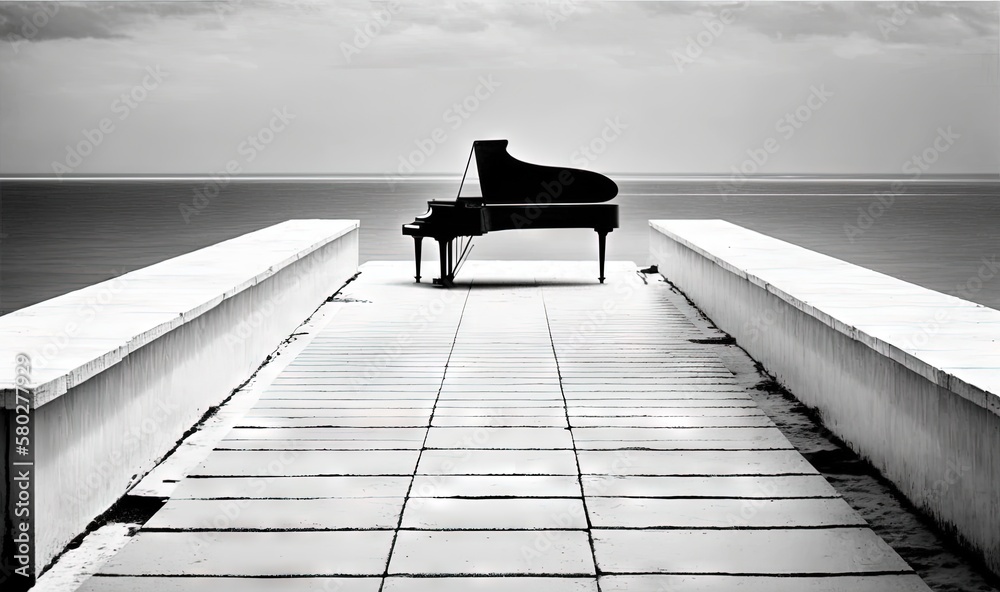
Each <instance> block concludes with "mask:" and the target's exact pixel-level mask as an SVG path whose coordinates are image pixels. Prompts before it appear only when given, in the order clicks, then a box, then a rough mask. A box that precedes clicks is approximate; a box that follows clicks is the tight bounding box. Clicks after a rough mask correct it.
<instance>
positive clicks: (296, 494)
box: [171, 476, 410, 499]
mask: <svg viewBox="0 0 1000 592" xmlns="http://www.w3.org/2000/svg"><path fill="white" fill-rule="evenodd" d="M409 487H410V477H409V476H406V477H272V476H267V477H250V478H246V477H207V478H199V479H192V478H188V479H184V480H182V481H181V482H180V483H179V484H178V485H177V488H176V489H175V490H174V492H173V493H172V494H171V499H218V498H239V499H243V498H245V499H255V498H259V499H267V498H273V499H295V498H303V499H304V498H323V497H360V498H396V497H399V498H402V497H405V496H406V491H407V490H408V489H409Z"/></svg>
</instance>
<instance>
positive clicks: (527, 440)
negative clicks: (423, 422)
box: [425, 427, 573, 450]
mask: <svg viewBox="0 0 1000 592" xmlns="http://www.w3.org/2000/svg"><path fill="white" fill-rule="evenodd" d="M425 445H426V447H427V448H464V449H475V448H546V449H552V450H555V449H572V448H573V436H572V434H570V432H569V430H567V429H564V428H539V427H531V428H521V427H517V428H512V427H500V428H498V427H452V428H439V427H432V428H431V429H430V431H428V432H427V442H426V444H425Z"/></svg>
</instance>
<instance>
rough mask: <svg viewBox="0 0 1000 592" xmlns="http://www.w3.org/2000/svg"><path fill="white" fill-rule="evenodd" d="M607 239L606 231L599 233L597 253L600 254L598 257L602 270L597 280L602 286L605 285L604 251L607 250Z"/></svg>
mask: <svg viewBox="0 0 1000 592" xmlns="http://www.w3.org/2000/svg"><path fill="white" fill-rule="evenodd" d="M607 238H608V232H607V231H606V230H598V231H597V253H598V255H597V256H598V259H599V262H600V263H599V265H600V270H601V275H599V276H598V277H597V280H598V281H599V282H601V283H602V284H603V283H604V250H605V245H606V243H607Z"/></svg>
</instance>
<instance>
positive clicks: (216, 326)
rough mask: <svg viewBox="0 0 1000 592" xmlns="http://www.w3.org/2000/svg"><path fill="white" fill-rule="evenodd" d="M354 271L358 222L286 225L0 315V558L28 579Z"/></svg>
mask: <svg viewBox="0 0 1000 592" xmlns="http://www.w3.org/2000/svg"><path fill="white" fill-rule="evenodd" d="M357 265H358V223H357V221H352V220H293V221H288V222H285V223H282V224H278V225H275V226H272V227H269V228H265V229H263V230H260V231H257V232H253V233H250V234H247V235H244V236H240V237H237V238H234V239H232V240H228V241H224V242H222V243H219V244H217V245H213V246H211V247H207V248H205V249H200V250H198V251H194V252H192V253H188V254H186V255H182V256H180V257H176V258H173V259H169V260H167V261H164V262H162V263H158V264H156V265H151V266H149V267H146V268H143V269H140V270H136V271H134V272H130V273H127V274H125V275H122V276H120V277H117V278H114V279H112V280H109V281H107V282H102V283H99V284H95V285H93V286H89V287H87V288H84V289H81V290H77V291H75V292H71V293H68V294H65V295H63V296H59V297H57V298H53V299H51V300H47V301H45V302H42V303H39V304H36V305H34V306H30V307H28V308H25V309H22V310H18V311H15V312H13V313H11V314H8V315H5V316H3V317H0V360H2V363H0V396H2V397H0V398H2V408H3V413H4V418H3V422H2V428H0V442H2V444H0V450H2V451H3V454H2V456H3V457H4V458H5V459H8V460H10V461H11V463H13V464H11V465H8V464H7V463H6V462H5V463H4V465H3V467H4V469H3V470H4V473H3V475H2V476H3V481H4V483H5V484H6V487H5V488H4V489H3V492H2V497H3V499H2V500H0V501H2V507H3V508H4V509H5V511H6V512H7V523H8V524H13V526H12V529H14V530H19V528H20V525H21V524H25V525H26V526H27V527H29V528H30V532H29V533H28V535H27V536H26V542H24V543H23V544H21V543H18V544H11V543H10V541H9V540H7V541H5V543H4V546H3V549H2V555H3V558H4V560H5V561H12V560H13V558H14V557H15V555H17V556H20V555H22V553H21V551H22V550H24V551H25V553H24V556H25V557H26V561H27V563H28V564H30V565H28V567H29V569H28V570H27V571H28V572H32V573H31V574H26V576H33V575H34V574H37V573H38V572H39V571H40V570H41V568H42V567H44V566H45V565H46V564H47V563H49V561H50V560H51V559H52V558H53V557H54V556H55V555H56V554H57V553H59V552H60V551H61V550H62V549H63V548H64V547H65V546H66V544H67V543H69V542H70V541H71V540H72V539H73V538H74V537H76V536H77V535H79V534H80V533H82V532H83V531H84V530H85V529H86V527H87V525H88V524H89V523H90V522H91V521H92V520H93V519H94V518H95V517H97V516H98V515H100V514H101V513H102V512H104V511H106V510H107V509H108V508H109V507H110V506H111V505H112V504H113V503H114V502H115V501H116V500H118V499H119V498H120V497H121V496H122V495H124V494H125V493H126V491H128V489H129V488H130V487H131V486H133V485H134V484H135V483H136V481H137V480H138V479H139V478H140V477H142V476H143V475H144V474H145V473H146V472H148V471H149V470H150V469H151V468H153V466H154V465H155V464H156V462H157V461H159V460H160V459H161V458H163V456H164V455H165V454H167V453H168V452H169V451H170V450H171V449H172V448H173V447H174V445H175V444H176V443H177V441H178V440H179V439H180V438H181V437H182V436H183V434H184V433H185V432H186V431H187V430H188V429H189V428H190V427H191V426H192V425H194V424H195V423H196V422H197V421H198V419H199V418H200V417H201V416H202V415H203V414H204V413H205V412H206V411H207V410H208V409H209V408H210V407H212V406H214V405H217V404H219V403H220V402H221V401H222V400H223V399H225V398H226V397H227V396H228V395H229V394H230V393H231V392H232V391H233V389H235V388H236V387H238V386H239V385H240V384H242V383H243V382H244V381H246V380H247V379H248V378H249V377H250V375H251V374H252V373H253V372H254V370H256V369H257V367H258V366H260V364H261V363H262V362H263V361H264V360H265V359H266V358H267V356H268V355H269V354H270V353H271V352H272V351H274V349H275V347H276V346H277V345H278V344H279V343H280V342H281V341H282V340H283V339H286V338H287V337H288V336H289V334H291V333H292V331H293V330H294V329H295V327H297V326H298V325H299V324H300V323H302V321H304V320H305V319H306V318H307V317H308V316H309V315H310V314H312V312H313V311H314V310H316V307H317V306H319V305H320V304H321V303H322V302H323V300H325V299H326V298H327V297H329V296H330V295H332V294H333V293H334V292H336V290H337V289H338V288H339V287H340V286H342V285H343V284H344V283H345V282H347V281H348V280H349V279H350V278H351V277H352V276H353V275H354V273H356V271H357ZM14 436H16V437H17V445H16V446H15V445H14V442H15V439H14ZM22 442H23V444H24V445H23V446H22ZM17 463H20V464H17ZM22 473H24V475H25V481H16V480H15V479H14V477H15V476H17V475H21V474H22ZM20 483H27V484H28V485H29V486H30V490H27V491H25V490H21V488H20ZM19 496H20V497H22V498H24V499H23V500H22V499H19ZM21 501H24V502H25V506H24V507H15V505H16V504H17V503H20V502H21ZM24 510H27V511H26V513H22V512H24ZM17 561H18V563H17V564H18V565H21V559H20V557H18V559H17ZM22 579H23V580H24V581H27V578H26V577H25V578H22ZM7 584H9V582H7V583H5V585H7Z"/></svg>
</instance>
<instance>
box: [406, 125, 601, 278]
mask: <svg viewBox="0 0 1000 592" xmlns="http://www.w3.org/2000/svg"><path fill="white" fill-rule="evenodd" d="M616 195H618V186H617V185H616V184H615V182H614V181H612V180H611V179H609V178H607V177H605V176H604V175H601V174H599V173H595V172H592V171H585V170H580V169H570V168H561V167H551V166H543V165H537V164H530V163H527V162H521V161H520V160H517V159H516V158H514V157H513V156H511V155H510V154H508V153H507V140H477V141H475V142H473V143H472V151H471V153H470V154H469V161H468V162H467V163H466V165H465V174H464V175H463V176H462V183H461V185H460V187H459V191H458V198H457V199H455V200H454V201H446V200H431V201H429V202H427V205H428V207H429V209H428V210H427V212H426V213H424V214H422V215H420V216H417V218H416V219H415V220H414V221H413V222H412V223H410V224H404V225H403V234H404V235H406V236H412V237H413V241H414V247H415V250H416V261H417V275H416V279H417V282H420V246H421V241H422V240H423V239H424V237H431V238H433V239H434V240H436V241H437V243H438V251H439V256H440V258H441V277H439V278H436V279H434V283H435V284H441V285H444V286H450V285H451V284H452V282H453V281H454V279H455V273H457V272H458V268H459V267H461V264H462V262H464V261H465V258H466V256H467V255H468V254H469V250H470V249H471V246H472V237H474V236H482V235H484V234H486V233H487V232H496V231H498V230H516V229H524V228H593V229H594V230H595V231H597V241H598V242H597V244H598V253H599V255H598V257H599V259H600V261H599V274H598V278H597V279H598V280H599V281H600V282H601V283H602V284H603V283H604V251H605V242H606V238H607V235H608V233H609V232H611V231H612V230H614V229H615V228H618V206H617V205H615V204H605V203H600V202H605V201H608V200H610V199H612V198H613V197H614V196H616ZM456 239H458V240H459V243H458V244H457V245H456V244H455V241H456Z"/></svg>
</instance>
